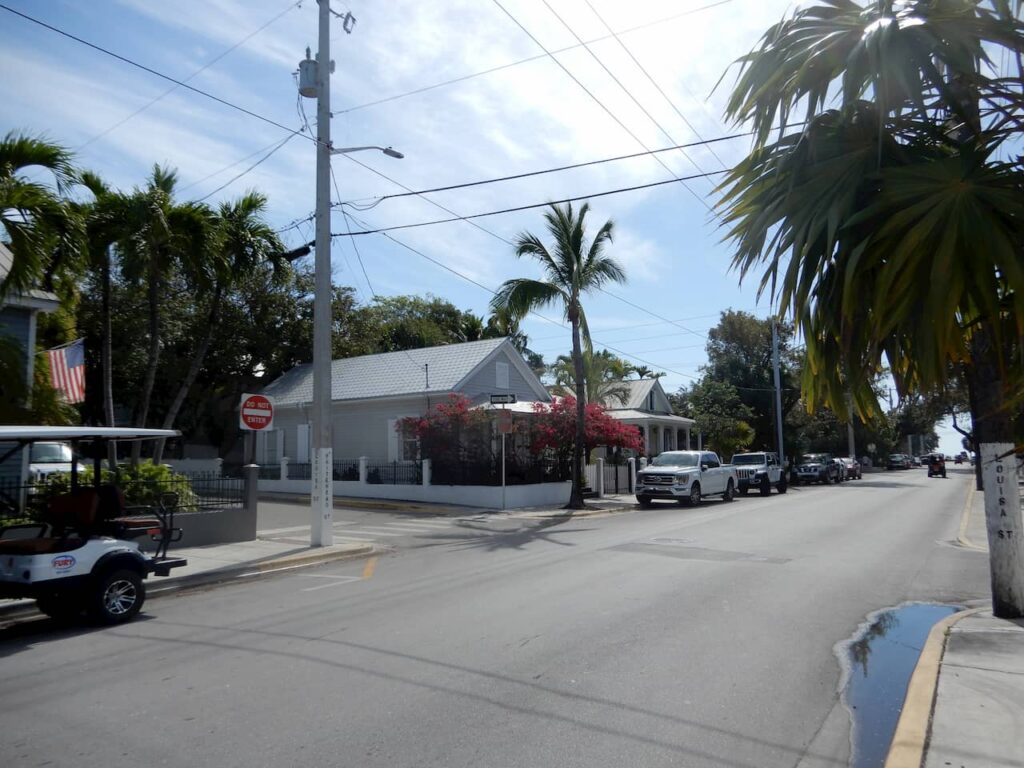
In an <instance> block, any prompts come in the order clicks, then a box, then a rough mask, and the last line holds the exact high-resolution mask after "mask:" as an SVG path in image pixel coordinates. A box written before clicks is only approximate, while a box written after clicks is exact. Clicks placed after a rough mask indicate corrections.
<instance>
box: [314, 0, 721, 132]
mask: <svg viewBox="0 0 1024 768" xmlns="http://www.w3.org/2000/svg"><path fill="white" fill-rule="evenodd" d="M731 2H733V0H718V2H714V3H709V4H708V5H702V6H700V7H698V8H691V9H689V10H687V11H683V12H682V13H675V14H672V15H671V16H663V17H661V18H659V19H655V20H654V21H647V22H644V23H643V24H637V25H636V26H633V27H627V28H626V29H622V30H619V32H618V33H617V34H620V35H626V34H629V33H631V32H636V31H638V30H641V29H647V28H648V27H654V26H658V25H659V24H664V23H665V22H666V21H675V20H676V19H681V18H683V17H684V16H692V15H693V14H695V13H700V12H701V11H707V10H710V9H712V8H717V7H718V6H720V5H728V4H729V3H731ZM611 37H612V35H602V36H601V37H595V38H593V39H591V40H587V43H589V44H592V43H599V42H601V41H602V40H608V39H610V38H611ZM579 47H580V46H579V45H567V46H566V47H565V48H555V49H554V50H553V51H551V53H566V52H568V51H573V50H575V49H577V48H579ZM547 57H548V54H546V53H541V54H537V55H536V56H527V57H526V58H525V59H519V60H517V61H510V62H508V63H507V64H499V65H498V66H496V67H490V68H489V69H483V70H480V71H479V72H473V73H472V74H469V75H462V76H461V77H455V78H452V79H451V80H444V81H442V82H440V83H434V84H433V85H425V86H423V87H422V88H415V89H413V90H411V91H406V92H405V93H399V94H396V95H394V96H387V97H385V98H383V99H377V100H375V101H368V102H366V103H365V104H357V105H355V106H354V107H348V108H347V109H342V110H339V111H336V112H335V113H334V114H336V115H341V114H345V113H347V112H356V111H357V110H360V109H368V108H369V107H376V106H379V105H380V104H387V103H388V102H391V101H398V100H399V99H404V98H407V97H409V96H416V95H418V94H421V93H426V92H427V91H432V90H435V89H437V88H444V87H446V86H449V85H455V84H457V83H464V82H466V81H467V80H472V79H474V78H477V77H482V76H483V75H491V74H494V73H495V72H500V71H502V70H504V69H510V68H511V67H517V66H519V65H520V64H528V63H529V62H531V61H539V60H541V59H546V58H547Z"/></svg>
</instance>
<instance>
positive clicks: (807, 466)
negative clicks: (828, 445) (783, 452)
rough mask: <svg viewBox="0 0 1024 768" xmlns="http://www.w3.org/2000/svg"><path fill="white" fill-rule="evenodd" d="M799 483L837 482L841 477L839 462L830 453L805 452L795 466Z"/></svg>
mask: <svg viewBox="0 0 1024 768" xmlns="http://www.w3.org/2000/svg"><path fill="white" fill-rule="evenodd" d="M796 476H797V479H798V481H799V482H801V483H824V484H826V485H828V484H829V483H838V482H839V481H840V479H841V477H842V475H841V470H840V468H839V464H838V463H837V462H836V461H835V460H834V459H833V458H832V454H831V453H805V454H804V455H803V456H802V457H801V458H800V461H799V463H798V464H797V468H796Z"/></svg>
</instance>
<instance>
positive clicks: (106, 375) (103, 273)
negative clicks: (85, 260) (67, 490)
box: [100, 247, 117, 469]
mask: <svg viewBox="0 0 1024 768" xmlns="http://www.w3.org/2000/svg"><path fill="white" fill-rule="evenodd" d="M100 280H101V282H102V295H103V298H102V305H103V307H102V312H103V339H102V342H101V344H102V353H101V354H102V357H103V417H104V421H106V422H107V426H108V427H115V426H117V425H116V424H114V363H113V360H112V357H111V356H112V355H113V350H112V347H113V345H112V342H111V340H110V334H111V322H110V248H109V247H108V248H107V249H106V252H105V254H104V256H103V264H102V266H101V268H100ZM107 461H108V463H109V464H110V468H111V469H114V467H116V466H117V445H116V444H115V443H114V441H113V440H111V441H109V442H108V443H107Z"/></svg>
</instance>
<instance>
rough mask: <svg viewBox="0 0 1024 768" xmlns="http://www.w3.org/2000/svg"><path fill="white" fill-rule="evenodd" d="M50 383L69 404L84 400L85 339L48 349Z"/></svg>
mask: <svg viewBox="0 0 1024 768" xmlns="http://www.w3.org/2000/svg"><path fill="white" fill-rule="evenodd" d="M46 354H47V356H48V357H49V358H50V383H51V384H52V385H53V388H54V389H56V390H57V391H58V392H60V393H61V394H62V395H63V396H64V399H65V400H67V401H68V402H69V403H80V402H82V401H83V400H85V339H79V340H78V341H73V342H71V343H70V344H65V345H64V346H62V347H56V348H54V349H48V350H47V351H46Z"/></svg>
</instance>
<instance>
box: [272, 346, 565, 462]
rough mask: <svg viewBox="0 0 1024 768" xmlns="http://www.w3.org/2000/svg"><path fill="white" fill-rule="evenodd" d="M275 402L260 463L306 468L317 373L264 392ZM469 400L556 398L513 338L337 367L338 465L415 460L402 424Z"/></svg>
mask: <svg viewBox="0 0 1024 768" xmlns="http://www.w3.org/2000/svg"><path fill="white" fill-rule="evenodd" d="M263 394H265V395H270V396H272V397H273V398H274V401H275V413H274V429H273V430H272V431H270V432H268V433H260V434H259V435H258V437H257V446H256V452H257V461H258V462H259V463H261V464H271V465H272V464H276V463H278V462H279V461H280V459H281V457H283V456H286V457H288V459H289V461H290V462H291V463H294V464H306V463H308V462H309V460H310V459H309V457H310V423H311V412H312V399H313V369H312V366H311V365H308V364H307V365H300V366H297V367H295V368H293V369H292V370H290V371H288V372H287V373H286V374H284V375H283V376H281V377H280V378H278V379H277V380H275V381H273V382H271V383H270V384H269V385H267V387H266V388H265V389H264V390H263ZM452 394H462V395H465V396H466V397H468V398H469V399H470V400H471V401H472V402H473V404H474V405H480V404H483V403H488V402H489V401H490V396H491V395H492V394H514V395H516V397H517V398H518V400H519V401H520V402H521V403H529V402H544V403H547V402H550V401H551V396H550V395H549V394H548V392H547V390H546V389H545V388H544V385H543V384H541V382H540V380H539V379H538V378H537V377H536V375H534V373H533V371H531V370H530V368H529V366H528V365H527V364H526V361H525V360H523V357H522V355H521V354H519V352H518V351H517V350H516V348H515V347H514V346H512V343H511V342H510V341H509V340H508V339H487V340H484V341H471V342H467V343H464V344H449V345H445V346H440V347H427V348H425V349H414V350H408V351H402V352H387V353H384V354H379V355H363V356H361V357H350V358H345V359H342V360H334V361H333V362H332V363H331V400H332V417H333V433H334V445H333V448H334V460H335V462H342V461H346V460H348V461H356V460H358V459H359V457H362V456H365V457H369V458H370V459H371V460H374V461H388V462H392V461H398V462H402V461H412V460H415V459H416V446H415V444H414V443H410V444H405V443H404V441H403V440H402V438H401V437H400V436H399V434H398V432H397V431H396V429H395V425H396V423H397V422H398V420H399V419H401V418H403V417H406V416H420V415H423V414H424V413H426V412H427V411H428V410H429V409H430V407H431V406H433V405H436V404H437V403H439V402H442V401H444V400H445V399H446V398H447V397H448V396H449V395H452Z"/></svg>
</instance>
